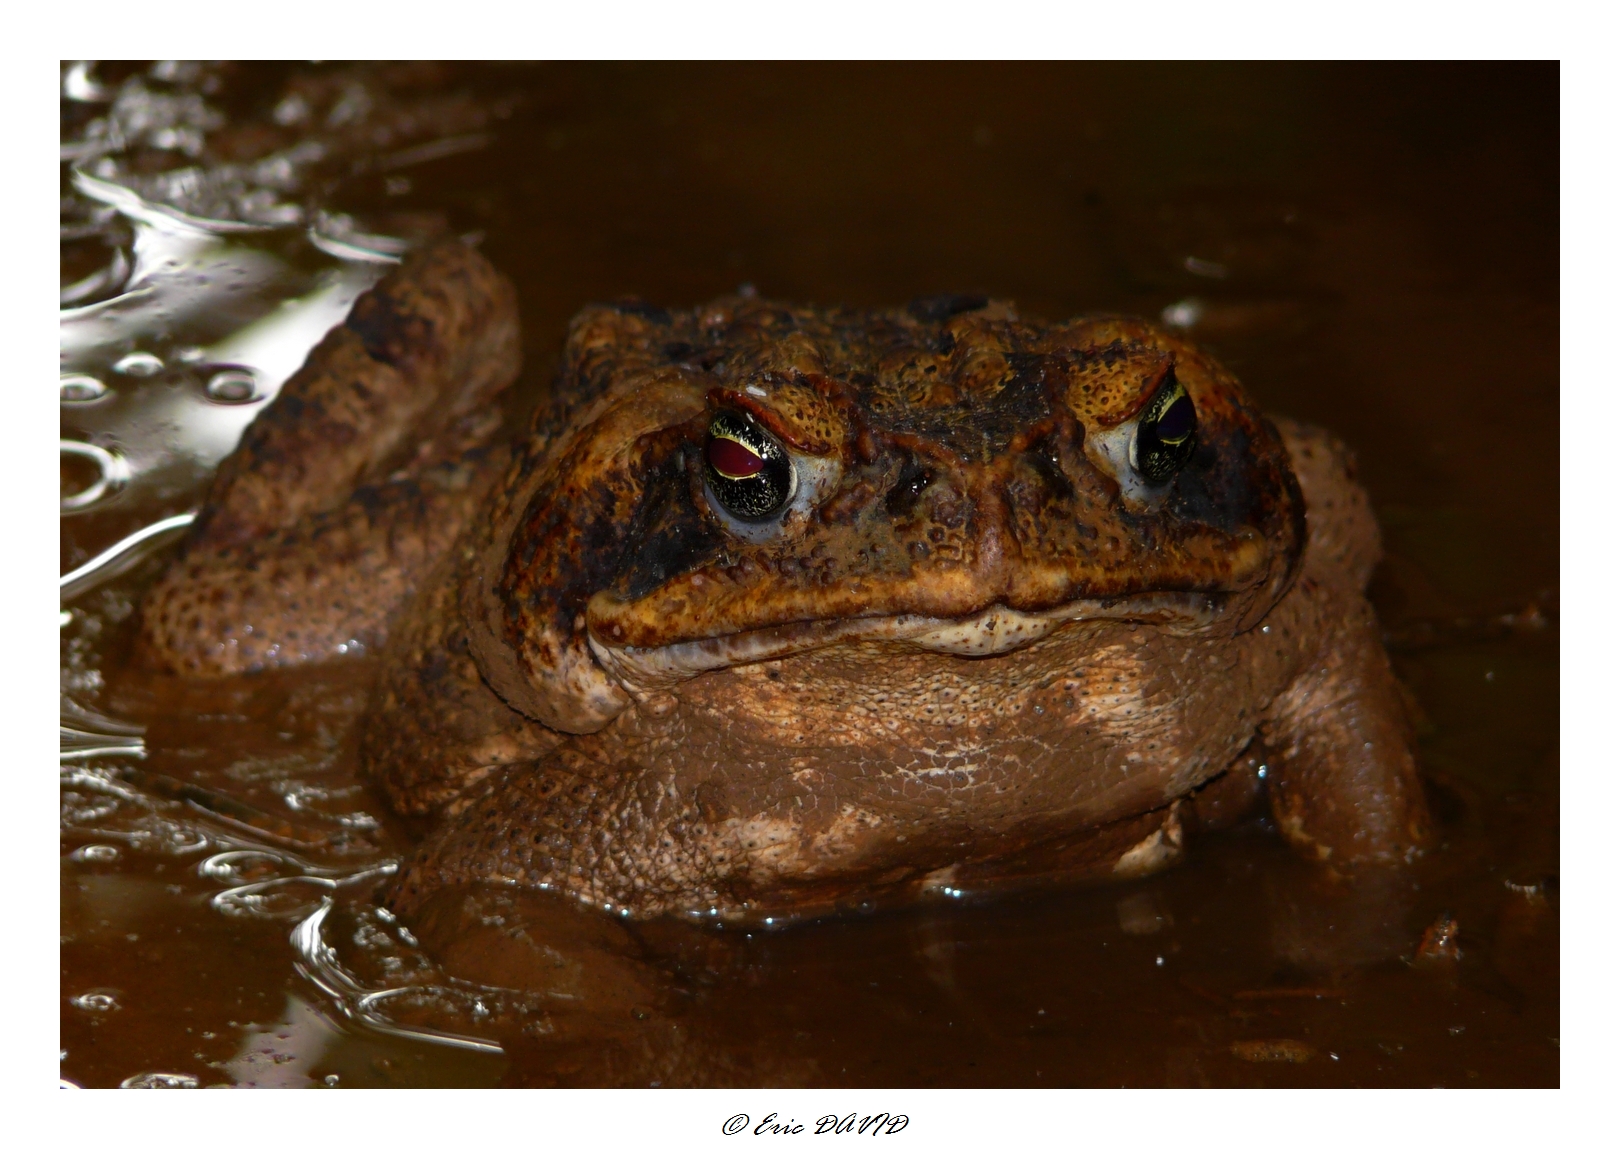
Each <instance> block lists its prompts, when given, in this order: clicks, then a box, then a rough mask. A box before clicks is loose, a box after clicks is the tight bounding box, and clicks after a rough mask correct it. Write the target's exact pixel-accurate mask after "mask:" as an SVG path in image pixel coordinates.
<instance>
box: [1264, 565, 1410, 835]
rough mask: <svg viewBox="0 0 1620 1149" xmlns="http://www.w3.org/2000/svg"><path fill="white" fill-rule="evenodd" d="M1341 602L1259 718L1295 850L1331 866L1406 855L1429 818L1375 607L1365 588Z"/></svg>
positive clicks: (1270, 774) (1282, 820) (1270, 779)
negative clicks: (1307, 660) (1308, 656)
mask: <svg viewBox="0 0 1620 1149" xmlns="http://www.w3.org/2000/svg"><path fill="white" fill-rule="evenodd" d="M1335 605H1337V606H1338V610H1339V611H1342V614H1341V615H1340V617H1339V619H1338V622H1337V624H1336V626H1335V627H1334V629H1333V630H1332V631H1330V632H1329V634H1328V637H1327V640H1326V641H1325V642H1324V643H1323V644H1322V648H1321V653H1320V654H1319V656H1318V657H1317V659H1316V660H1315V662H1314V664H1313V665H1311V666H1309V667H1308V668H1307V669H1306V670H1305V671H1304V672H1303V673H1301V674H1300V675H1299V677H1298V678H1296V679H1295V680H1294V682H1293V684H1292V685H1291V686H1290V687H1289V688H1288V690H1287V691H1286V692H1285V693H1284V694H1283V695H1282V696H1281V697H1279V698H1278V699H1277V700H1276V702H1274V703H1273V704H1272V707H1271V710H1270V712H1269V714H1268V715H1267V718H1266V722H1265V723H1264V726H1263V733H1264V738H1265V742H1266V745H1267V748H1268V749H1269V750H1270V751H1271V754H1270V756H1269V758H1268V762H1267V774H1266V781H1267V785H1268V788H1269V790H1270V793H1271V808H1272V813H1273V815H1274V816H1275V817H1276V819H1277V824H1278V826H1279V827H1280V828H1281V829H1282V832H1283V835H1284V836H1285V837H1286V838H1287V839H1288V841H1289V842H1290V843H1291V844H1292V845H1293V846H1294V847H1295V848H1296V849H1298V850H1300V851H1301V852H1302V853H1304V854H1305V855H1306V856H1307V857H1312V858H1315V859H1317V860H1318V861H1321V862H1324V863H1327V864H1328V865H1332V866H1341V865H1342V866H1354V865H1357V864H1360V863H1367V862H1370V863H1383V864H1387V863H1390V862H1399V861H1406V860H1410V859H1411V858H1412V857H1414V856H1415V855H1416V853H1417V851H1418V850H1419V849H1421V847H1422V845H1423V843H1424V842H1425V840H1426V839H1427V837H1428V833H1429V819H1428V812H1427V806H1426V804H1425V801H1424V797H1423V789H1422V783H1421V782H1420V781H1419V779H1418V774H1417V764H1416V763H1415V762H1414V761H1413V758H1412V749H1411V733H1410V729H1409V724H1408V722H1407V720H1406V714H1405V708H1404V705H1403V702H1402V698H1401V693H1400V687H1399V686H1398V685H1397V683H1396V681H1395V675H1394V673H1393V672H1392V671H1391V669H1390V665H1389V657H1388V655H1386V654H1385V653H1384V648H1383V645H1382V644H1381V643H1380V641H1379V637H1378V627H1377V621H1376V619H1375V618H1374V617H1373V612H1372V607H1371V606H1369V605H1368V604H1367V602H1366V600H1365V599H1362V598H1361V597H1360V596H1359V595H1356V596H1354V597H1351V596H1345V597H1344V599H1343V600H1341V602H1340V603H1339V604H1335ZM1335 613H1337V612H1335Z"/></svg>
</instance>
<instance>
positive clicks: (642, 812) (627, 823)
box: [389, 744, 724, 917]
mask: <svg viewBox="0 0 1620 1149" xmlns="http://www.w3.org/2000/svg"><path fill="white" fill-rule="evenodd" d="M708 837H709V830H708V827H707V826H706V825H705V824H704V820H703V818H702V815H701V813H700V811H699V809H698V807H697V806H696V805H695V804H694V803H691V802H687V801H683V800H682V799H681V798H680V797H679V796H678V794H677V792H676V789H675V787H674V786H673V785H672V784H671V783H670V782H669V781H668V780H667V779H664V778H659V777H655V776H653V775H652V774H650V773H647V772H645V771H637V770H633V769H616V768H614V766H613V765H612V764H609V763H604V762H601V761H597V760H596V759H595V758H594V757H592V756H590V755H588V754H586V753H584V752H582V751H581V750H580V749H579V748H578V747H577V746H574V745H572V744H564V745H561V746H559V747H557V748H556V749H555V750H554V751H553V752H552V753H551V754H549V755H547V756H546V757H544V758H542V759H540V760H539V761H529V762H518V763H513V764H511V765H509V766H507V767H505V768H504V770H503V771H501V772H500V773H499V774H497V775H496V776H495V777H493V778H492V779H491V781H490V783H489V784H488V785H487V786H486V787H485V788H483V789H482V790H481V792H480V793H479V795H478V796H477V798H476V799H475V800H474V801H472V802H471V803H470V804H469V805H468V806H466V807H465V808H464V809H463V810H462V811H461V812H460V813H459V814H457V815H456V816H453V817H451V818H449V819H447V820H446V822H445V823H444V824H443V825H442V826H441V827H440V828H439V829H438V830H437V831H436V832H435V833H434V834H433V835H431V836H430V837H429V838H428V839H427V840H426V841H425V842H423V843H422V846H421V847H420V849H418V850H417V852H416V854H415V855H414V856H413V857H412V858H411V860H410V861H409V862H408V863H407V864H406V865H405V867H404V868H403V869H402V870H401V871H400V875H399V878H398V879H397V881H396V882H395V884H394V886H393V888H392V890H391V891H390V894H389V901H390V905H391V906H392V908H393V909H394V910H395V911H396V912H398V913H401V914H405V915H410V914H412V913H414V912H415V911H416V910H417V909H418V908H419V907H420V906H421V904H422V903H423V901H424V900H425V899H426V898H427V897H428V896H430V895H431V894H432V893H433V892H434V891H435V890H437V889H439V888H440V887H443V886H454V885H463V884H477V883H492V884H495V885H505V886H521V887H528V888H531V889H538V890H549V891H552V892H553V893H557V894H562V895H566V896H570V897H572V898H577V899H578V900H580V901H582V902H585V903H587V904H589V905H594V906H597V907H600V908H602V909H606V910H610V911H614V912H629V913H631V914H633V915H635V916H638V917H641V916H649V915H653V914H658V913H663V912H667V911H669V910H671V909H675V908H677V907H684V906H685V905H687V904H688V903H709V904H713V903H715V902H717V901H720V900H722V892H721V891H720V890H719V889H718V888H716V883H715V878H716V877H717V876H718V875H717V873H716V867H715V866H714V865H713V864H712V863H713V862H715V861H720V862H723V861H724V859H723V858H720V859H715V858H713V857H712V854H711V851H710V849H709V848H708V846H709V842H708V840H707V839H708Z"/></svg>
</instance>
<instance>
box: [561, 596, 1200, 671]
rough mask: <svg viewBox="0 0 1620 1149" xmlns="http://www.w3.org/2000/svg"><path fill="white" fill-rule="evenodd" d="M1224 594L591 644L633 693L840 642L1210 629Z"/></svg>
mask: <svg viewBox="0 0 1620 1149" xmlns="http://www.w3.org/2000/svg"><path fill="white" fill-rule="evenodd" d="M1222 598H1223V596H1218V595H1210V594H1205V593H1196V592H1173V591H1166V592H1156V593H1150V594H1138V595H1128V596H1124V597H1121V598H1114V599H1081V600H1077V601H1075V602H1069V603H1064V604H1063V605H1061V606H1057V607H1052V608H1051V609H1049V610H1043V611H1036V612H1025V611H1019V610H1013V609H1012V608H1010V607H1006V606H1002V605H1001V604H999V603H998V604H995V605H993V606H990V607H987V608H985V609H984V610H981V611H979V612H977V613H976V614H971V615H968V616H966V617H965V618H927V617H924V616H922V615H915V614H898V615H880V616H877V617H873V618H843V619H825V620H817V621H812V622H795V623H786V624H783V625H780V626H772V627H765V628H763V629H759V630H748V631H741V632H739V633H736V634H728V635H721V636H719V637H716V638H700V639H692V640H689V641H686V642H674V643H670V644H668V645H665V646H642V647H637V646H629V645H624V644H621V643H615V642H613V641H612V640H611V639H607V638H604V637H603V636H602V635H599V634H598V633H597V632H596V629H595V628H594V627H592V628H591V630H590V645H591V650H592V652H593V653H594V654H595V655H596V659H597V661H598V662H599V663H600V664H601V666H602V667H603V669H604V670H606V671H607V673H608V674H609V675H610V676H611V677H613V678H615V679H617V680H618V682H619V684H620V685H622V686H623V687H624V688H625V689H626V690H627V691H629V692H630V693H631V694H633V695H644V694H648V693H652V692H657V691H664V690H668V689H670V688H672V687H674V686H676V685H678V684H680V683H682V682H685V681H686V680H688V679H690V678H694V677H696V676H697V675H699V674H702V673H703V672H705V671H709V670H723V669H725V668H726V667H730V666H739V665H742V664H744V663H750V662H767V661H771V660H773V659H779V658H787V657H789V656H791V655H796V654H804V653H806V652H807V651H812V650H817V649H819V648H821V647H826V646H831V645H833V644H834V643H840V642H885V643H893V644H895V645H897V646H900V647H902V648H909V649H911V650H916V651H931V652H934V653H937V654H954V655H958V656H960V657H964V658H987V657H990V656H993V655H998V654H1006V653H1008V652H1009V651H1014V650H1018V649H1020V648H1022V647H1025V646H1029V645H1030V644H1031V643H1034V642H1038V641H1040V640H1041V639H1043V638H1045V637H1046V636H1047V635H1049V634H1051V633H1052V632H1053V631H1055V630H1058V629H1059V628H1060V627H1063V626H1067V625H1069V624H1070V623H1075V622H1087V621H1102V620H1113V621H1120V622H1142V623H1149V624H1152V625H1156V626H1160V627H1163V628H1164V629H1166V630H1169V631H1174V632H1178V633H1185V632H1190V631H1199V630H1206V629H1208V628H1210V627H1211V626H1214V625H1216V624H1217V623H1218V622H1219V620H1220V619H1221V618H1222V617H1223V616H1224V615H1225V614H1226V613H1227V611H1226V604H1225V603H1224V602H1223V601H1222Z"/></svg>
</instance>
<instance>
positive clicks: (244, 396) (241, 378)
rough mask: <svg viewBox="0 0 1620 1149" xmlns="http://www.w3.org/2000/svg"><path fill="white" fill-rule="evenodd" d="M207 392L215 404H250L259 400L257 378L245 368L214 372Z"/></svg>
mask: <svg viewBox="0 0 1620 1149" xmlns="http://www.w3.org/2000/svg"><path fill="white" fill-rule="evenodd" d="M207 390H208V397H209V398H210V399H212V400H213V401H214V402H216V403H251V402H253V400H255V399H257V398H259V378H258V376H257V375H255V374H254V373H253V372H252V371H249V370H246V369H245V368H241V367H231V368H228V369H226V370H224V371H218V372H215V374H214V376H213V378H211V379H209V380H208V387H207Z"/></svg>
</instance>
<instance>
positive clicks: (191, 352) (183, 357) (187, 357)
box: [174, 347, 208, 363]
mask: <svg viewBox="0 0 1620 1149" xmlns="http://www.w3.org/2000/svg"><path fill="white" fill-rule="evenodd" d="M174 357H175V359H177V360H178V361H179V362H181V363H201V362H202V361H203V360H204V359H207V358H208V352H207V350H206V349H204V348H202V347H182V348H180V349H179V350H178V351H176V352H175V353H174Z"/></svg>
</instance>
